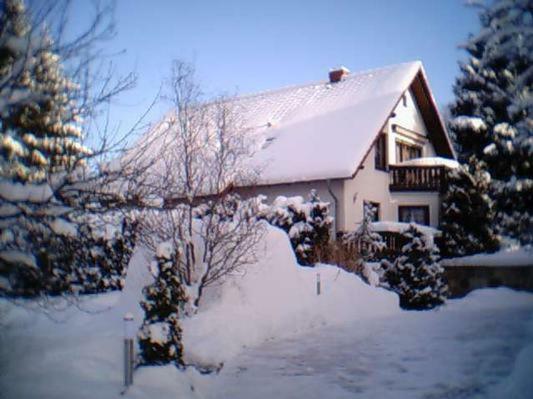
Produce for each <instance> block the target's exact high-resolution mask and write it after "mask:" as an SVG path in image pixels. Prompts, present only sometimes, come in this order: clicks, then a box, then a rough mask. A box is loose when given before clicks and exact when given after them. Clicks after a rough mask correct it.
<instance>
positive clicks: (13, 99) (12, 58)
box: [0, 0, 90, 182]
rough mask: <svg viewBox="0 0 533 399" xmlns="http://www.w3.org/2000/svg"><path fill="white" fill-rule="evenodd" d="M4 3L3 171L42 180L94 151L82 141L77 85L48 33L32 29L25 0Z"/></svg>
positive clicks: (0, 78)
mask: <svg viewBox="0 0 533 399" xmlns="http://www.w3.org/2000/svg"><path fill="white" fill-rule="evenodd" d="M0 7H1V8H2V9H1V10H0V12H1V15H0V27H1V28H0V82H1V84H0V154H1V158H0V175H1V177H3V178H7V179H10V180H14V181H19V182H42V181H44V180H45V179H46V178H47V177H48V176H49V174H50V173H55V172H61V171H64V170H68V169H72V168H73V167H75V166H77V165H79V164H80V163H81V161H82V160H83V158H84V157H85V156H86V155H88V154H89V153H90V150H89V149H88V148H86V147H84V146H83V145H82V143H81V139H82V134H81V130H80V127H79V123H80V120H79V114H80V109H79V107H78V106H77V105H76V102H75V98H76V95H77V86H76V84H74V83H73V82H72V81H70V80H69V78H68V77H67V76H66V74H65V73H64V71H63V69H62V66H61V59H60V57H59V56H58V55H57V54H56V53H54V51H53V41H52V39H51V38H50V37H49V35H48V34H47V32H35V31H34V29H32V27H31V25H30V23H29V21H28V19H29V18H28V16H27V14H26V9H25V7H24V4H23V2H22V1H20V0H6V1H4V2H3V3H2V5H1V6H0Z"/></svg>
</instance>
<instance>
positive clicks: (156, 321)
mask: <svg viewBox="0 0 533 399" xmlns="http://www.w3.org/2000/svg"><path fill="white" fill-rule="evenodd" d="M179 256H180V255H179V252H178V251H177V250H176V249H175V247H174V246H173V244H172V243H170V242H163V243H161V244H160V245H159V246H158V248H157V252H156V261H155V262H154V263H155V264H152V268H151V271H152V274H153V276H154V282H153V283H152V284H150V285H148V286H146V287H145V288H144V289H143V294H144V299H143V300H142V301H141V307H142V308H143V310H144V314H145V316H144V321H143V324H142V326H141V329H140V331H139V333H138V339H139V347H140V353H139V364H141V365H163V364H169V363H172V364H174V365H175V366H176V367H180V366H183V345H182V343H181V327H180V323H179V318H180V314H181V312H182V309H183V306H184V304H185V303H186V301H187V297H186V293H185V291H184V289H183V286H182V283H181V282H180V278H179V266H178V264H179V262H178V258H179Z"/></svg>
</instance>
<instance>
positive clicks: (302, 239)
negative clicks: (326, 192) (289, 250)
mask: <svg viewBox="0 0 533 399" xmlns="http://www.w3.org/2000/svg"><path fill="white" fill-rule="evenodd" d="M261 217H263V218H264V219H266V220H267V221H268V222H269V223H270V224H271V225H273V226H276V227H279V228H281V229H283V230H284V231H285V232H286V233H287V234H288V235H289V238H290V241H291V245H292V247H293V249H294V253H295V254H296V258H297V259H298V263H300V264H301V265H304V266H312V265H314V264H315V263H316V262H318V261H320V258H321V250H323V248H324V246H325V245H326V244H327V243H328V242H329V239H330V233H329V232H330V230H331V225H332V223H333V218H332V217H331V216H329V203H327V202H322V201H321V200H320V197H319V196H318V194H317V193H316V191H315V190H312V191H311V193H310V194H309V200H308V201H304V199H303V198H302V197H300V196H296V197H290V198H287V197H283V196H280V197H277V198H276V199H275V200H274V203H273V204H272V206H270V207H267V208H266V210H264V211H263V212H262V215H261Z"/></svg>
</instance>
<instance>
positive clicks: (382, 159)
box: [374, 133, 388, 172]
mask: <svg viewBox="0 0 533 399" xmlns="http://www.w3.org/2000/svg"><path fill="white" fill-rule="evenodd" d="M387 166H388V165H387V134H386V133H380V134H379V137H378V138H377V140H376V143H375V145H374V169H376V170H381V171H384V172H386V171H387Z"/></svg>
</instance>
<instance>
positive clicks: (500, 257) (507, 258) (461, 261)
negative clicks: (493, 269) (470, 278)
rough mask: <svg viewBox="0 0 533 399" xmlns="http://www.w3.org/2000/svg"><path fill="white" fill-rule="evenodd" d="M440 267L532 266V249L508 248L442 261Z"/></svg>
mask: <svg viewBox="0 0 533 399" xmlns="http://www.w3.org/2000/svg"><path fill="white" fill-rule="evenodd" d="M441 264H442V266H533V249H531V248H530V249H526V248H510V249H503V250H500V251H498V252H495V253H493V254H485V253H484V254H476V255H470V256H463V257H460V258H450V259H443V260H442V262H441Z"/></svg>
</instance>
